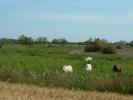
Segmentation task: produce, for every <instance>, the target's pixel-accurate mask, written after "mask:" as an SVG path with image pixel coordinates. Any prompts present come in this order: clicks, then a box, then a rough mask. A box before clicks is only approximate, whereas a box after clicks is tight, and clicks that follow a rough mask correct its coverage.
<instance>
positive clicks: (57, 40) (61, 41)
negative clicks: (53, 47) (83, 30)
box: [52, 38, 68, 46]
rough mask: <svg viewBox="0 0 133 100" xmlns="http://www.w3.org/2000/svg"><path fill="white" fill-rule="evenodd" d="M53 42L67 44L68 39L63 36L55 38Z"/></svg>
mask: <svg viewBox="0 0 133 100" xmlns="http://www.w3.org/2000/svg"><path fill="white" fill-rule="evenodd" d="M52 43H53V44H61V45H62V46H64V45H65V44H67V43H68V41H67V40H66V39H64V38H61V39H53V40H52Z"/></svg>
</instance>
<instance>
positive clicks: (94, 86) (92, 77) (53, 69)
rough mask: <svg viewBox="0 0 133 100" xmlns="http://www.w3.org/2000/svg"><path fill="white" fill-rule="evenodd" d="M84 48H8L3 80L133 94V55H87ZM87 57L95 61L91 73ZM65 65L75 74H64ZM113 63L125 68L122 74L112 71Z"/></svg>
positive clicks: (2, 58) (2, 54)
mask: <svg viewBox="0 0 133 100" xmlns="http://www.w3.org/2000/svg"><path fill="white" fill-rule="evenodd" d="M83 48H84V46H72V45H69V46H64V47H62V46H51V47H46V48H44V47H43V46H38V47H37V46H35V47H33V48H25V47H22V46H19V45H14V46H5V47H3V48H2V49H0V80H1V81H7V82H12V83H25V84H35V85H38V86H40V87H42V86H43V87H45V86H48V87H63V88H68V89H76V90H97V91H113V92H119V93H129V94H133V56H124V55H117V54H116V55H103V54H100V53H84V52H83ZM85 56H91V57H92V58H93V61H92V62H91V64H92V66H93V67H92V71H91V72H86V71H85V70H84V66H85V63H84V62H83V59H84V58H85ZM62 64H70V65H72V66H73V73H70V74H65V73H63V72H62V69H61V66H62ZM114 64H120V65H121V66H122V72H121V73H115V72H113V71H112V66H113V65H114Z"/></svg>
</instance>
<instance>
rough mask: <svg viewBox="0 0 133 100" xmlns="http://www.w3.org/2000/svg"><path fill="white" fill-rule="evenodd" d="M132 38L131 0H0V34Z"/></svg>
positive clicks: (77, 38) (78, 38) (9, 36)
mask: <svg viewBox="0 0 133 100" xmlns="http://www.w3.org/2000/svg"><path fill="white" fill-rule="evenodd" d="M21 34H25V35H26V36H30V37H33V38H37V37H40V36H42V37H47V38H48V39H49V40H52V39H54V38H66V39H67V40H68V41H73V42H77V41H85V40H88V39H89V38H96V37H99V38H102V39H107V40H109V41H112V42H115V41H119V40H125V41H131V40H133V0H0V37H7V38H14V39H17V38H18V37H19V36H20V35H21Z"/></svg>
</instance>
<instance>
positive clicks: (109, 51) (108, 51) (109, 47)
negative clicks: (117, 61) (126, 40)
mask: <svg viewBox="0 0 133 100" xmlns="http://www.w3.org/2000/svg"><path fill="white" fill-rule="evenodd" d="M102 53H103V54H115V53H116V47H115V46H114V45H111V44H108V45H107V46H106V47H104V48H103V50H102Z"/></svg>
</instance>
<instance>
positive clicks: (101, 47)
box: [84, 38, 116, 54]
mask: <svg viewBox="0 0 133 100" xmlns="http://www.w3.org/2000/svg"><path fill="white" fill-rule="evenodd" d="M86 43H87V45H86V47H85V48H84V51H85V52H102V53H104V54H114V53H116V47H115V46H113V45H112V44H110V43H108V41H107V40H105V39H102V40H100V39H99V38H96V39H94V40H92V39H91V40H88V41H87V42H86Z"/></svg>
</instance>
